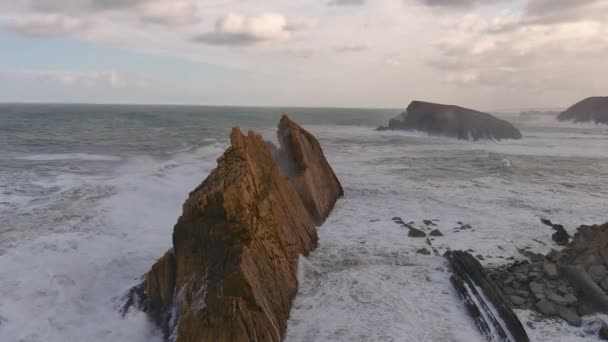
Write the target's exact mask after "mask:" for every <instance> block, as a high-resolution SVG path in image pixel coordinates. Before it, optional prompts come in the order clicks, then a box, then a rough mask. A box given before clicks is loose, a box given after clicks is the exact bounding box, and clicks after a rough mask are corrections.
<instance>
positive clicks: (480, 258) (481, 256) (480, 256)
mask: <svg viewBox="0 0 608 342" xmlns="http://www.w3.org/2000/svg"><path fill="white" fill-rule="evenodd" d="M475 257H476V258H477V259H479V260H485V258H484V257H483V255H481V254H477V255H476V256H475Z"/></svg>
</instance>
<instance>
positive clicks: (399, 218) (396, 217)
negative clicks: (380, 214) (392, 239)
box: [393, 216, 403, 222]
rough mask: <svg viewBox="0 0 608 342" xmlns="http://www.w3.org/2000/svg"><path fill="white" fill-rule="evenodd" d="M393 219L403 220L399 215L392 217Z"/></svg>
mask: <svg viewBox="0 0 608 342" xmlns="http://www.w3.org/2000/svg"><path fill="white" fill-rule="evenodd" d="M393 221H402V222H403V220H402V219H401V217H399V216H395V217H393Z"/></svg>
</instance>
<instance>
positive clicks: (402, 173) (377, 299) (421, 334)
mask: <svg viewBox="0 0 608 342" xmlns="http://www.w3.org/2000/svg"><path fill="white" fill-rule="evenodd" d="M283 112H288V113H289V114H290V115H291V116H292V117H293V118H294V119H295V120H296V121H297V122H299V123H301V124H302V125H303V126H304V127H305V128H306V129H308V130H310V131H311V132H312V133H313V134H314V135H315V136H317V137H318V139H319V140H320V142H321V144H322V146H323V149H324V151H325V154H326V156H327V158H328V160H329V162H330V163H331V165H332V167H333V168H334V170H335V172H336V174H337V176H338V178H339V179H340V181H341V182H342V185H343V187H344V190H345V197H344V198H343V199H341V200H340V201H339V202H338V203H337V205H336V207H335V209H334V211H333V212H332V213H331V215H330V217H329V218H328V220H327V221H326V223H325V224H324V225H323V226H321V227H320V228H319V237H320V241H319V247H318V249H317V250H316V251H315V252H313V253H312V255H311V256H310V257H308V258H306V259H304V258H303V259H302V260H301V261H300V265H299V274H300V291H299V293H298V296H297V297H296V299H295V302H294V306H293V310H292V314H291V319H290V321H289V327H288V331H287V336H286V340H287V341H296V342H300V341H301V342H304V341H463V342H464V341H482V339H481V336H479V335H478V333H477V331H476V330H475V327H474V325H473V323H472V321H471V320H470V319H469V317H468V316H467V314H466V311H465V308H464V306H463V305H462V304H461V303H460V300H459V299H458V296H457V294H456V293H455V291H454V290H453V289H452V287H451V285H450V282H449V276H450V273H449V267H448V266H447V265H446V263H445V261H444V260H443V258H442V257H441V256H436V255H431V256H425V255H420V254H417V253H416V251H417V250H418V249H420V248H429V249H431V248H435V249H436V250H437V252H438V253H440V254H442V253H443V252H444V251H446V250H447V249H471V250H473V251H474V254H475V255H481V256H483V257H484V260H483V261H482V262H483V263H484V264H485V265H501V264H505V263H507V262H509V261H508V260H507V258H509V257H515V258H521V256H520V255H519V254H518V252H517V248H526V247H527V248H529V249H530V250H533V251H536V252H541V253H546V252H548V251H549V250H550V249H551V248H552V247H554V246H552V243H551V229H550V228H549V227H546V226H543V225H542V224H540V222H539V219H540V218H542V217H546V218H550V219H552V220H553V221H555V222H559V223H562V224H564V225H565V226H566V227H567V229H568V230H569V231H570V232H571V233H573V232H574V229H575V228H576V227H577V226H578V225H580V224H593V223H603V222H605V221H608V214H607V212H606V208H607V206H608V182H607V181H608V126H596V125H587V124H573V123H558V122H556V121H555V120H554V118H553V117H550V116H546V115H537V116H518V115H513V116H511V117H509V118H508V120H510V121H512V122H514V123H515V124H516V126H517V127H518V128H520V129H521V130H522V132H523V135H524V139H523V140H518V141H503V142H466V141H458V140H454V139H448V138H441V137H429V136H427V135H426V134H422V133H412V132H376V131H374V128H375V127H376V126H378V125H381V124H385V123H386V122H387V121H388V119H389V118H390V117H392V116H394V115H396V114H397V113H398V112H399V110H392V109H389V110H374V109H323V108H318V109H312V108H311V109H307V108H246V107H196V106H100V105H42V104H40V105H20V104H5V105H0V341H3V342H4V341H9V342H12V341H24V342H30V341H31V342H38V341H45V342H46V341H50V342H55V341H57V342H59V341H66V340H74V341H92V342H96V341H134V342H137V341H161V336H160V335H161V334H160V333H159V332H158V331H157V330H156V329H155V328H154V327H153V326H152V325H151V324H150V323H149V322H148V321H147V319H146V317H145V315H143V314H141V313H138V312H136V311H131V312H129V313H128V314H127V315H126V316H125V317H121V315H120V314H119V311H118V308H119V307H120V305H121V296H122V295H123V294H124V293H125V291H126V290H128V289H129V288H130V287H131V286H132V285H134V284H136V283H137V282H138V281H139V280H140V277H141V276H142V275H143V274H144V273H145V272H146V271H147V270H148V269H149V267H150V265H151V264H152V263H153V262H154V260H155V259H156V258H158V257H160V256H161V255H162V254H163V252H164V251H165V250H166V249H168V248H169V247H170V245H171V233H172V227H173V224H174V223H175V222H176V220H177V217H178V216H179V214H180V211H181V205H182V203H183V201H184V200H185V199H186V197H187V194H188V192H189V191H190V190H192V189H193V188H194V187H195V186H196V185H198V184H199V183H200V182H202V180H203V179H204V178H205V177H206V176H207V174H208V173H209V171H210V170H211V169H212V168H213V167H215V165H216V159H217V157H219V156H220V155H221V154H222V152H223V151H224V149H225V148H226V147H227V146H228V134H229V132H230V129H231V127H233V126H241V127H242V129H243V130H246V129H255V130H256V131H259V132H261V133H262V134H263V135H264V136H265V137H266V138H268V139H269V140H275V134H276V133H275V131H276V128H275V127H276V123H277V122H278V120H279V118H280V115H281V114H282V113H283ZM395 216H398V217H401V218H402V219H403V220H404V221H405V222H410V221H411V222H414V225H417V226H421V227H422V226H423V223H422V221H423V220H435V221H434V224H436V225H437V228H438V229H440V230H441V231H442V233H443V234H444V236H443V237H438V238H434V240H433V241H431V243H432V247H431V246H428V245H427V244H426V241H425V239H414V238H409V237H408V236H407V233H408V231H407V229H406V228H404V227H402V226H401V225H399V224H395V223H394V222H393V221H392V218H393V217H395ZM458 222H462V223H464V224H469V225H471V227H472V229H469V230H466V231H460V230H455V229H454V228H455V227H457V226H459V224H458ZM518 315H519V316H520V318H521V319H522V321H523V322H524V324H525V323H526V322H527V321H534V319H533V318H532V317H531V314H530V313H529V312H526V311H518ZM590 319H591V318H589V319H587V320H590ZM526 328H527V329H528V332H529V334H530V336H531V337H532V339H533V340H534V341H560V340H562V341H577V340H580V341H583V340H589V337H588V336H586V335H584V330H585V329H586V328H585V327H583V328H571V327H568V326H567V325H565V324H563V323H561V322H558V321H542V322H533V325H532V327H528V326H527V325H526Z"/></svg>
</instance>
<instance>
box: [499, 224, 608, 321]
mask: <svg viewBox="0 0 608 342" xmlns="http://www.w3.org/2000/svg"><path fill="white" fill-rule="evenodd" d="M549 222H550V221H549ZM543 223H545V224H547V222H545V221H544V222H543ZM548 225H550V226H555V225H554V224H552V223H550V224H548ZM562 228H563V227H562ZM607 255H608V223H606V224H603V225H594V226H580V227H579V228H578V229H577V233H576V234H575V235H574V237H573V239H572V241H571V242H570V243H568V244H567V245H566V246H565V247H564V249H563V250H561V251H556V250H552V251H551V252H550V253H548V254H547V255H545V256H542V258H540V259H539V258H537V257H534V258H531V259H530V260H526V261H518V262H515V263H513V264H510V265H507V266H503V267H500V268H497V269H492V270H489V274H490V277H491V278H492V279H494V280H495V281H496V283H497V284H498V285H499V287H500V289H501V291H502V292H504V294H505V295H506V298H507V299H508V300H509V301H510V303H511V305H512V306H513V307H516V308H520V309H530V310H534V311H536V312H538V313H540V314H542V315H543V316H545V317H553V318H558V319H563V320H565V321H566V322H568V323H569V324H570V325H573V326H580V325H581V317H582V316H585V315H589V314H593V313H608V291H607V290H606V288H608V286H606V285H608V269H607V267H608V259H606V258H604V256H607Z"/></svg>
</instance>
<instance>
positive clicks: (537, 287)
mask: <svg viewBox="0 0 608 342" xmlns="http://www.w3.org/2000/svg"><path fill="white" fill-rule="evenodd" d="M529 286H530V291H532V293H536V294H539V293H543V292H544V291H545V287H544V286H543V285H542V284H540V283H537V282H531V283H530V285H529Z"/></svg>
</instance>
